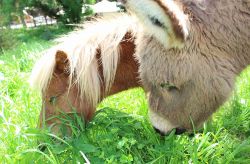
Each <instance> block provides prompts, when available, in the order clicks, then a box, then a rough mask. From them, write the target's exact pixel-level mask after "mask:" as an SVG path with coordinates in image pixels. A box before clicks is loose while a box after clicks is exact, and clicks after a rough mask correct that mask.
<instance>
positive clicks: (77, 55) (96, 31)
mask: <svg viewBox="0 0 250 164" xmlns="http://www.w3.org/2000/svg"><path fill="white" fill-rule="evenodd" d="M117 15H118V16H117ZM136 24H137V23H136V22H135V19H133V18H132V17H131V16H128V15H126V14H116V15H109V16H106V17H105V16H104V17H103V18H101V19H97V20H95V21H91V22H87V23H85V24H84V29H83V30H77V31H74V32H71V33H70V34H69V35H67V36H64V37H62V38H60V39H59V41H60V42H61V43H60V44H58V45H57V46H55V47H52V48H51V49H49V50H48V51H47V52H46V53H45V55H44V56H43V57H42V58H41V59H40V60H39V61H38V62H37V63H36V65H35V67H34V69H33V71H32V75H31V78H30V81H31V85H32V86H36V87H38V88H39V89H40V90H41V91H45V90H46V88H47V86H48V84H49V81H50V79H51V77H52V76H53V70H54V67H55V64H56V63H55V55H56V51H57V50H62V51H64V52H65V53H66V54H67V57H68V60H69V64H70V75H69V79H70V83H69V85H70V86H71V85H73V84H74V85H77V87H78V89H79V94H80V97H81V98H84V99H86V100H87V101H88V103H89V104H90V105H92V106H93V107H95V106H96V105H97V103H98V102H99V100H100V96H101V89H104V90H105V92H107V91H108V90H109V89H110V87H111V85H112V83H113V81H114V77H115V74H116V69H117V64H118V62H119V52H120V50H119V49H120V47H119V44H120V42H121V41H122V39H123V37H124V36H125V34H126V33H127V32H130V33H131V34H132V35H133V34H134V35H135V34H136V33H137V30H138V29H137V28H138V27H137V26H136ZM97 49H99V50H100V52H101V58H100V60H101V63H102V67H103V77H104V81H101V78H100V75H99V72H98V71H99V70H98V61H97V58H96V54H97ZM103 84H104V85H103ZM101 85H102V86H104V88H101ZM70 86H69V88H70Z"/></svg>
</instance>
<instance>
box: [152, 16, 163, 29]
mask: <svg viewBox="0 0 250 164" xmlns="http://www.w3.org/2000/svg"><path fill="white" fill-rule="evenodd" d="M148 17H149V19H150V21H151V22H152V23H153V24H154V25H156V26H158V27H161V28H164V27H165V26H164V23H162V22H161V21H160V20H159V19H157V18H156V17H152V16H148Z"/></svg>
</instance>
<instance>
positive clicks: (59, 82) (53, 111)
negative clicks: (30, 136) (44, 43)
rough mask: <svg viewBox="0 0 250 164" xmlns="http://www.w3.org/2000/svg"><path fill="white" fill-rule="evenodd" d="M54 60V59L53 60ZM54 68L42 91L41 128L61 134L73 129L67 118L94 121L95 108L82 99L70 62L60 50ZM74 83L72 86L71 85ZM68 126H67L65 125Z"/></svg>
mask: <svg viewBox="0 0 250 164" xmlns="http://www.w3.org/2000/svg"><path fill="white" fill-rule="evenodd" d="M51 60H52V59H51ZM54 61H55V64H54V68H52V74H51V76H50V79H49V81H48V82H47V85H46V87H44V88H43V89H42V110H41V112H40V122H39V127H40V128H42V127H44V126H47V127H50V128H51V131H52V132H54V133H57V134H60V132H61V131H60V129H61V128H64V129H65V127H66V128H67V132H66V134H69V133H70V131H71V129H70V128H68V127H67V126H66V125H67V124H68V123H67V122H65V121H63V120H66V119H65V116H66V117H73V116H74V115H75V114H77V115H78V116H80V117H81V118H82V120H83V121H85V122H87V121H89V120H91V119H92V117H93V115H94V112H95V108H94V107H92V105H91V103H89V102H88V101H87V99H85V98H84V97H83V98H82V97H80V94H79V89H78V86H77V85H76V84H75V83H72V82H73V81H72V79H71V78H73V77H71V73H70V71H71V70H70V62H69V59H68V56H67V54H66V53H65V52H64V51H61V50H58V51H56V54H55V55H54ZM71 83H72V84H71ZM65 124H66V125H65Z"/></svg>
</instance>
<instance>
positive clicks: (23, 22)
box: [20, 14, 27, 28]
mask: <svg viewBox="0 0 250 164" xmlns="http://www.w3.org/2000/svg"><path fill="white" fill-rule="evenodd" d="M20 19H21V22H22V24H23V27H24V28H26V27H27V25H26V22H25V20H24V16H23V14H20Z"/></svg>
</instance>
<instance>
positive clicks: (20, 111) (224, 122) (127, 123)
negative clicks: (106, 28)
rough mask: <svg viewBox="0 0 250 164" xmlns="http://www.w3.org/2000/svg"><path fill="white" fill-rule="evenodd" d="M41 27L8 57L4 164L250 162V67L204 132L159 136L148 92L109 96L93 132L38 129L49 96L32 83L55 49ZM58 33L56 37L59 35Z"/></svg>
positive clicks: (0, 121) (2, 62)
mask: <svg viewBox="0 0 250 164" xmlns="http://www.w3.org/2000/svg"><path fill="white" fill-rule="evenodd" d="M39 30H40V29H37V31H33V30H29V31H22V32H20V33H19V32H17V34H18V33H19V34H20V35H21V41H20V43H22V44H19V45H18V46H17V47H16V48H15V49H11V50H6V51H4V52H3V53H2V54H1V55H0V161H1V163H78V162H80V163H84V162H88V161H90V162H91V163H112V164H113V163H157V164H158V163H162V164H163V163H174V164H175V163H237V164H238V163H246V164H247V163H250V130H249V129H250V99H249V98H250V69H248V70H246V71H244V73H242V74H241V76H240V77H239V78H238V80H237V86H236V90H235V92H234V94H233V95H232V97H231V99H230V100H229V101H228V102H227V103H226V104H225V105H224V106H222V107H221V110H219V112H217V113H216V114H214V116H213V117H212V119H211V121H209V122H208V123H206V124H204V130H203V132H195V134H194V135H193V136H190V135H189V134H183V135H180V136H176V135H174V133H171V134H170V135H168V136H165V137H161V136H160V135H158V134H157V133H155V131H154V130H153V128H152V127H151V125H150V122H149V120H148V116H147V111H148V105H147V101H146V100H145V98H144V97H145V95H144V92H143V90H142V89H140V88H137V89H133V90H129V91H126V92H122V93H119V94H117V95H114V96H111V97H109V98H108V99H105V100H104V101H103V102H102V103H101V104H100V105H99V107H98V109H99V110H98V112H97V114H96V117H95V118H94V120H93V121H92V122H90V123H88V124H87V125H86V127H84V126H83V125H82V124H83V123H82V122H81V121H79V120H69V121H70V124H71V125H72V126H75V127H79V128H78V129H76V130H75V132H74V134H75V135H74V137H64V138H60V137H58V136H55V135H53V134H51V133H49V132H48V131H47V130H39V129H37V128H36V127H37V122H38V115H39V112H40V109H41V97H40V94H39V93H37V92H36V91H34V90H32V89H30V87H29V85H28V82H27V79H28V77H29V75H30V71H31V69H32V66H33V64H34V61H35V60H37V58H38V56H39V54H40V52H41V51H42V50H44V49H46V48H48V47H50V46H51V45H52V44H53V43H52V42H51V41H50V39H44V38H43V37H34V36H35V35H38V36H42V35H41V33H43V31H44V30H40V32H39ZM53 30H54V29H50V30H49V32H48V33H51V36H52V37H51V38H53V37H54V33H57V31H58V30H54V32H53ZM59 31H60V30H59ZM63 32H64V31H63ZM59 33H60V32H59ZM19 34H18V35H19ZM18 35H17V36H18ZM19 40H20V38H19ZM43 146H46V147H47V149H45V150H43V151H42V149H41V148H42V147H43Z"/></svg>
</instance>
